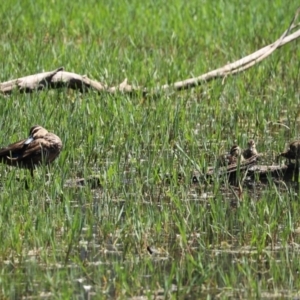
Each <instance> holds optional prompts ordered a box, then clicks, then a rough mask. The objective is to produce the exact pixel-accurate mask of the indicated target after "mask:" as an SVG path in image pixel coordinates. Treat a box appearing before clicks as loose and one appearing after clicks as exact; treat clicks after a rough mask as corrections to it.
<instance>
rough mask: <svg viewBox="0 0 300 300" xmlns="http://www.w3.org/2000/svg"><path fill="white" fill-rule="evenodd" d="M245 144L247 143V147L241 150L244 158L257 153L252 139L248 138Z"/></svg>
mask: <svg viewBox="0 0 300 300" xmlns="http://www.w3.org/2000/svg"><path fill="white" fill-rule="evenodd" d="M247 145H248V148H247V149H245V150H244V151H243V157H244V158H245V159H249V158H251V157H252V156H255V155H258V151H257V149H256V145H255V142H254V140H249V142H248V144H247Z"/></svg>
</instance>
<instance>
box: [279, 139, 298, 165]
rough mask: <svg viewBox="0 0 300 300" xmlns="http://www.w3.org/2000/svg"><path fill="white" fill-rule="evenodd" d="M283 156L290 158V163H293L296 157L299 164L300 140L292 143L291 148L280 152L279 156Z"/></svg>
mask: <svg viewBox="0 0 300 300" xmlns="http://www.w3.org/2000/svg"><path fill="white" fill-rule="evenodd" d="M280 156H283V157H285V158H287V159H288V160H289V163H291V160H292V159H296V162H297V164H299V161H298V160H299V158H300V140H297V141H294V142H292V143H290V145H289V149H288V150H287V151H285V152H282V153H280V154H279V157H280Z"/></svg>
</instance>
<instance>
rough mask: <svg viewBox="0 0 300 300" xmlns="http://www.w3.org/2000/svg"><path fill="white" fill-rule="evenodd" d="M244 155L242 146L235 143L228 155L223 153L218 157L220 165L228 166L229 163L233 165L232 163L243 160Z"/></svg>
mask: <svg viewBox="0 0 300 300" xmlns="http://www.w3.org/2000/svg"><path fill="white" fill-rule="evenodd" d="M244 160H245V159H244V156H243V154H242V149H241V148H240V146H238V145H233V146H232V147H231V148H230V151H229V153H228V154H226V155H222V156H221V157H219V159H218V165H219V166H228V165H232V164H236V163H238V162H240V163H241V162H243V161H244Z"/></svg>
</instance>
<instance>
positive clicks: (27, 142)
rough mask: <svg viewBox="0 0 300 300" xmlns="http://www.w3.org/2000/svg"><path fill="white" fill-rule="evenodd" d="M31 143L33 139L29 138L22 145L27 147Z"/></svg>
mask: <svg viewBox="0 0 300 300" xmlns="http://www.w3.org/2000/svg"><path fill="white" fill-rule="evenodd" d="M32 141H33V137H32V136H30V137H29V138H28V139H27V140H26V141H25V142H24V144H25V145H28V144H30V143H31V142H32Z"/></svg>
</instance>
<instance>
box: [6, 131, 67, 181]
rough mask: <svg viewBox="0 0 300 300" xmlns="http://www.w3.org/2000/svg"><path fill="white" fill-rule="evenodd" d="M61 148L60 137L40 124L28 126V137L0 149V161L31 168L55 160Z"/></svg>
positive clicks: (31, 169)
mask: <svg viewBox="0 0 300 300" xmlns="http://www.w3.org/2000/svg"><path fill="white" fill-rule="evenodd" d="M61 149H62V142H61V140H60V138H59V137H58V136H57V135H55V134H54V133H51V132H48V130H47V129H45V128H43V127H42V126H39V125H35V126H33V127H31V128H30V131H29V137H28V138H27V139H24V140H21V141H19V142H16V143H13V144H11V145H9V146H7V147H5V148H2V149H0V161H1V162H2V163H5V164H7V165H10V166H18V167H21V168H26V169H29V170H30V172H31V175H32V176H33V170H34V168H35V167H36V166H39V165H40V164H42V163H45V164H49V163H51V162H52V161H53V160H55V159H56V158H57V157H58V155H59V153H60V151H61Z"/></svg>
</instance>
